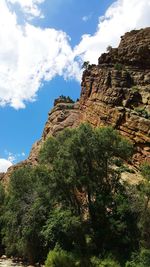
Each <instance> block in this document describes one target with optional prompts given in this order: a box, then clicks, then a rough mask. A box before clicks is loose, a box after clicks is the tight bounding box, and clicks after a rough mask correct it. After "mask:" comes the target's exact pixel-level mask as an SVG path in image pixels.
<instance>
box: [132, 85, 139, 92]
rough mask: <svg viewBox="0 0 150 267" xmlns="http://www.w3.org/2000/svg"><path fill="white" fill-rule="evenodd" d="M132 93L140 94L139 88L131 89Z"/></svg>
mask: <svg viewBox="0 0 150 267" xmlns="http://www.w3.org/2000/svg"><path fill="white" fill-rule="evenodd" d="M131 92H133V93H136V92H139V88H138V87H136V86H133V87H132V88H131Z"/></svg>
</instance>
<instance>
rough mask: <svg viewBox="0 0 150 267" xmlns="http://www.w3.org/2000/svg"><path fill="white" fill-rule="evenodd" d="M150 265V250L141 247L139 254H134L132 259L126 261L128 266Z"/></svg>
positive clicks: (143, 266) (145, 266) (144, 266)
mask: <svg viewBox="0 0 150 267" xmlns="http://www.w3.org/2000/svg"><path fill="white" fill-rule="evenodd" d="M148 266H150V250H147V249H141V251H140V253H139V254H133V256H132V260H131V261H128V262H127V263H126V267H148Z"/></svg>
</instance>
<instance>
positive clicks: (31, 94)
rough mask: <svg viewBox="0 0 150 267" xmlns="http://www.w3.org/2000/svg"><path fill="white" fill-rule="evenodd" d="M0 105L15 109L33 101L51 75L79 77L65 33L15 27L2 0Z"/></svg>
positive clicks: (0, 15)
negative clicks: (43, 82) (44, 81)
mask: <svg viewBox="0 0 150 267" xmlns="http://www.w3.org/2000/svg"><path fill="white" fill-rule="evenodd" d="M0 33H1V34H0V44H1V45H0V105H1V106H5V105H6V104H8V105H10V106H12V107H14V108H16V109H18V108H24V107H25V101H34V100H35V98H36V93H37V91H38V90H39V88H40V86H41V85H42V81H43V80H46V81H49V80H51V79H52V78H53V77H54V76H55V75H64V77H66V78H67V77H69V78H70V77H75V78H78V77H79V68H78V63H76V62H74V54H73V51H72V49H71V47H70V44H69V38H68V36H67V35H66V33H64V32H62V31H57V30H55V29H50V28H47V29H41V28H38V27H35V26H33V25H31V24H29V23H26V24H25V25H24V26H22V27H21V26H20V25H18V24H17V18H16V14H15V13H12V12H11V11H10V10H9V9H8V6H7V5H6V2H5V0H1V1H0Z"/></svg>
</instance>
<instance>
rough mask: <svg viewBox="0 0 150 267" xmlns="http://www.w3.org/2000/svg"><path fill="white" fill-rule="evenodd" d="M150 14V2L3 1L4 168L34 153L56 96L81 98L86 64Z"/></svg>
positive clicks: (0, 160)
mask: <svg viewBox="0 0 150 267" xmlns="http://www.w3.org/2000/svg"><path fill="white" fill-rule="evenodd" d="M149 14H150V0H116V1H114V0H92V1H90V0H80V1H78V0H0V44H1V45H0V122H1V131H0V171H6V169H7V167H8V166H10V165H11V164H15V163H17V162H18V161H21V160H23V159H25V158H26V157H27V156H28V154H29V152H30V149H31V146H32V145H33V143H34V142H35V141H36V140H37V139H39V138H40V136H41V134H42V131H43V128H44V124H45V122H46V120H47V116H48V112H49V110H50V109H51V108H52V106H53V102H54V99H55V98H56V97H58V96H59V95H61V94H64V95H67V96H68V95H69V96H70V97H72V98H73V99H74V100H76V98H78V97H79V95H80V81H81V75H82V71H81V65H82V62H83V61H85V60H89V61H90V62H91V63H97V59H98V57H99V55H100V54H101V53H102V52H105V51H106V47H107V46H108V45H112V46H114V47H115V46H117V45H118V43H119V40H120V36H121V35H122V34H124V33H125V32H126V31H129V30H132V29H139V28H142V27H146V26H150V16H149Z"/></svg>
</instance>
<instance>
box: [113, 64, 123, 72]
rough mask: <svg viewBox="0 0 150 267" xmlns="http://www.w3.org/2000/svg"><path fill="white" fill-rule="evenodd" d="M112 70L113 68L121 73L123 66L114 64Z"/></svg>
mask: <svg viewBox="0 0 150 267" xmlns="http://www.w3.org/2000/svg"><path fill="white" fill-rule="evenodd" d="M114 68H115V70H118V71H121V70H122V69H123V66H122V64H121V63H116V64H115V66H114Z"/></svg>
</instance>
